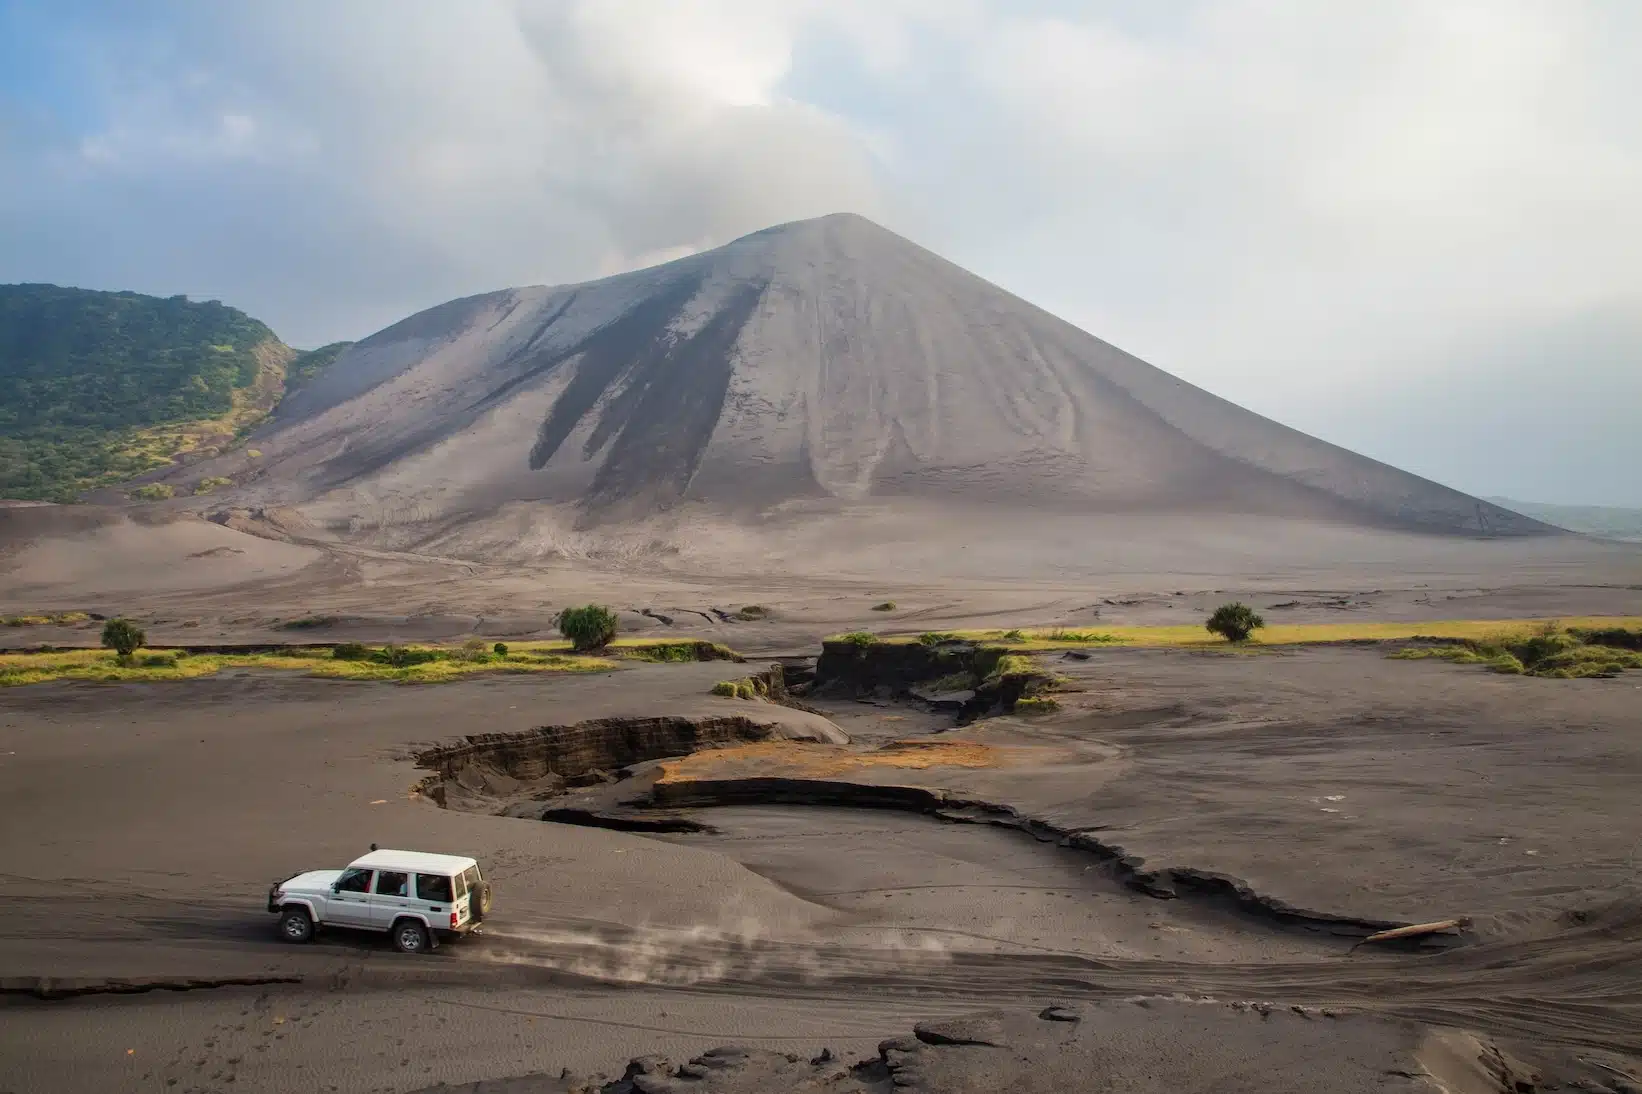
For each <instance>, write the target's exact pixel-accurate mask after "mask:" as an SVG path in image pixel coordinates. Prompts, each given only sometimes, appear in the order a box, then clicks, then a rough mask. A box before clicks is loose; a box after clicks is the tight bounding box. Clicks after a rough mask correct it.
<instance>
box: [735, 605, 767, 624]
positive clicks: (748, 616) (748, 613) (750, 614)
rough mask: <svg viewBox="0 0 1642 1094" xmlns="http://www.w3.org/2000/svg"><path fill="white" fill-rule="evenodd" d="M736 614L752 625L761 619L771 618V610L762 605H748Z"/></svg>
mask: <svg viewBox="0 0 1642 1094" xmlns="http://www.w3.org/2000/svg"><path fill="white" fill-rule="evenodd" d="M736 614H737V615H738V616H740V617H741V618H742V620H743V621H744V622H747V623H751V622H754V621H755V620H759V619H768V618H769V617H770V609H768V608H766V607H765V606H764V605H762V604H748V605H747V606H746V607H745V608H742V609H741V610H740V611H739V612H737V613H736Z"/></svg>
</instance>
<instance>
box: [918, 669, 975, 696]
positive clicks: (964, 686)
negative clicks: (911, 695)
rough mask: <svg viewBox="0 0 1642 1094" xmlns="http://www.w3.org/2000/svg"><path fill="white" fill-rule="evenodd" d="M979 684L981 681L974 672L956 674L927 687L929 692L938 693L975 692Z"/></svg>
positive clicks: (942, 678) (944, 677)
mask: <svg viewBox="0 0 1642 1094" xmlns="http://www.w3.org/2000/svg"><path fill="white" fill-rule="evenodd" d="M979 683H980V680H979V679H977V678H976V676H975V674H974V673H972V672H954V673H952V674H951V675H949V676H943V677H941V678H940V679H939V680H936V681H934V682H933V683H930V684H929V685H927V690H929V691H932V692H936V693H939V692H943V691H974V690H975V687H976V685H978V684H979Z"/></svg>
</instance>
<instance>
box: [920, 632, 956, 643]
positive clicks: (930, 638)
mask: <svg viewBox="0 0 1642 1094" xmlns="http://www.w3.org/2000/svg"><path fill="white" fill-rule="evenodd" d="M959 638H960V636H959V635H957V634H954V633H953V632H952V631H925V632H924V633H923V634H920V635H919V636H918V643H919V644H920V645H924V646H939V645H942V644H944V643H947V642H957V641H959Z"/></svg>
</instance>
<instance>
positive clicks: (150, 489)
mask: <svg viewBox="0 0 1642 1094" xmlns="http://www.w3.org/2000/svg"><path fill="white" fill-rule="evenodd" d="M175 494H176V490H174V489H173V488H172V487H171V486H170V485H169V484H168V483H163V482H151V483H146V484H144V485H142V486H139V487H137V488H136V489H135V490H133V491H131V493H130V495H129V496H130V497H131V498H132V499H134V500H136V501H164V500H165V499H166V498H169V497H172V496H174V495H175Z"/></svg>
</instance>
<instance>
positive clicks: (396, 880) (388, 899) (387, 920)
mask: <svg viewBox="0 0 1642 1094" xmlns="http://www.w3.org/2000/svg"><path fill="white" fill-rule="evenodd" d="M416 903H417V902H416V901H414V900H412V899H411V890H410V874H408V873H405V872H403V871H400V870H378V871H377V872H376V887H375V889H373V890H372V892H371V926H373V927H375V928H376V929H377V930H380V931H385V930H387V929H388V928H390V927H392V926H393V921H394V920H396V919H398V918H399V916H400V915H401V914H402V913H403V912H405V911H406V910H409V909H413V908H415V907H416Z"/></svg>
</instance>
